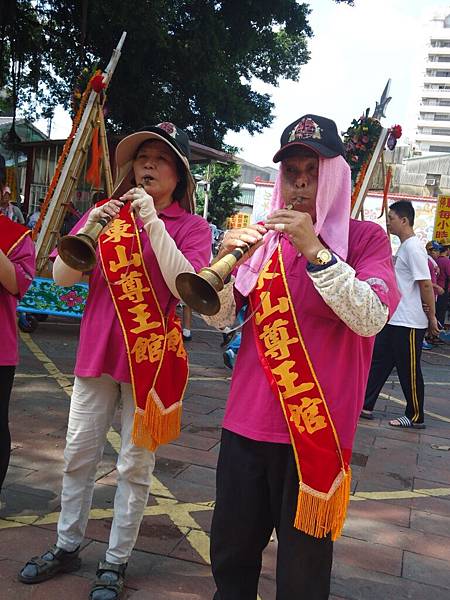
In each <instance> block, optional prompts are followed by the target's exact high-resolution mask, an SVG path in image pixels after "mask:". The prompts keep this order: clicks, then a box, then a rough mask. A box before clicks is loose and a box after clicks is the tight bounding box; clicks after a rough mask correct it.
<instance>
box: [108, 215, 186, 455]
mask: <svg viewBox="0 0 450 600" xmlns="http://www.w3.org/2000/svg"><path fill="white" fill-rule="evenodd" d="M98 247H99V253H100V259H101V267H102V268H103V272H104V274H105V278H106V281H107V282H108V287H109V291H110V294H111V297H112V300H113V303H114V306H115V309H116V313H117V316H118V319H119V321H120V325H121V328H122V333H123V336H124V340H125V346H126V349H127V355H128V363H129V367H130V374H131V384H132V388H133V397H134V402H135V407H136V408H135V414H134V423H133V443H134V444H135V445H136V446H140V447H144V448H148V449H149V450H155V449H156V448H157V446H159V445H160V444H165V443H168V442H170V441H172V440H173V439H175V438H176V437H178V435H179V433H180V429H181V410H182V399H183V395H184V392H185V389H186V385H187V382H188V373H189V370H188V361H187V355H186V351H185V349H184V346H183V338H182V335H181V326H180V322H179V319H177V318H176V317H175V313H174V312H172V313H171V314H170V315H169V316H168V317H165V316H164V315H163V312H162V310H161V307H160V305H159V303H158V300H157V297H156V294H155V292H154V289H153V286H152V282H151V280H150V277H149V274H148V272H147V269H146V266H145V263H144V260H143V256H142V247H141V241H140V239H139V232H138V230H137V227H136V222H135V219H134V214H133V213H130V208H129V205H125V206H124V207H122V209H121V211H120V213H119V216H118V217H117V218H116V219H114V220H113V221H112V223H111V225H110V226H109V228H108V229H106V231H104V232H103V233H102V234H101V235H100V237H99V244H98Z"/></svg>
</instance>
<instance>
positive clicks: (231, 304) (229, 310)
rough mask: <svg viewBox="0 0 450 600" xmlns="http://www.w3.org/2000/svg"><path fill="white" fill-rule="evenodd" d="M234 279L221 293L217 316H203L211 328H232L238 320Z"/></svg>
mask: <svg viewBox="0 0 450 600" xmlns="http://www.w3.org/2000/svg"><path fill="white" fill-rule="evenodd" d="M233 285H234V277H232V278H231V281H230V282H229V283H227V284H225V286H224V288H223V290H221V291H220V292H219V300H220V310H219V312H218V313H217V314H216V315H213V316H212V317H208V316H206V315H202V317H203V320H204V321H205V322H206V323H207V324H208V325H211V327H215V328H216V329H223V328H224V327H231V325H233V323H234V322H235V320H236V300H235V297H234V291H233Z"/></svg>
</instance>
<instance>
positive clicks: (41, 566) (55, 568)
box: [17, 544, 81, 583]
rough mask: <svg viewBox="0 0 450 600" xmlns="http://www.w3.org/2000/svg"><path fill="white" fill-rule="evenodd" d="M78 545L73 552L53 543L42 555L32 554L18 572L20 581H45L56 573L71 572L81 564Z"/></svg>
mask: <svg viewBox="0 0 450 600" xmlns="http://www.w3.org/2000/svg"><path fill="white" fill-rule="evenodd" d="M79 551H80V548H79V547H78V548H77V549H76V550H74V551H73V552H67V551H66V550H63V549H62V548H58V547H57V546H56V544H54V545H53V546H52V547H51V548H50V549H49V550H47V552H45V553H44V554H42V556H33V558H32V559H31V560H29V561H28V562H27V563H26V565H25V566H24V567H23V569H22V570H21V571H20V572H19V574H18V576H17V577H18V579H19V581H21V582H22V583H40V582H41V581H47V579H51V578H52V577H54V576H55V575H57V574H58V573H71V572H72V571H77V570H78V569H79V568H80V566H81V558H79V556H78V553H79Z"/></svg>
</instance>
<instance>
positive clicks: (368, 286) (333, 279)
mask: <svg viewBox="0 0 450 600" xmlns="http://www.w3.org/2000/svg"><path fill="white" fill-rule="evenodd" d="M308 275H309V276H310V277H311V279H312V281H313V284H314V287H315V288H316V290H317V291H318V292H319V294H320V295H321V296H322V298H323V300H324V301H325V302H326V303H327V304H328V306H329V307H330V308H331V310H332V311H333V312H334V313H335V314H336V315H337V316H338V317H339V318H340V319H341V320H342V321H343V322H344V323H345V324H346V325H347V326H348V327H349V328H350V329H351V330H352V331H354V332H355V333H357V334H358V335H361V336H363V337H371V336H373V335H376V334H377V333H378V332H379V331H381V329H382V328H383V327H384V326H385V324H386V322H387V320H388V314H389V311H388V307H387V306H385V305H384V304H383V303H382V302H381V300H380V298H379V297H378V295H377V293H376V291H375V289H376V287H377V286H378V287H379V288H381V289H382V288H383V286H384V287H386V284H385V283H384V281H383V280H382V279H377V278H373V279H371V280H367V281H362V280H360V279H358V278H357V277H356V272H355V270H354V269H353V268H352V267H351V266H350V265H348V264H347V263H345V262H342V261H339V260H338V262H336V263H335V264H333V265H331V266H330V267H327V268H326V269H322V270H321V271H316V272H308Z"/></svg>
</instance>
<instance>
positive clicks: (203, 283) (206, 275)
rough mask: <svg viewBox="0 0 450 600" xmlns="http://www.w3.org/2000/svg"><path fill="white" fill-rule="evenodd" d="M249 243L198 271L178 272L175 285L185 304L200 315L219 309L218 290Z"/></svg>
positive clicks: (221, 287) (211, 313)
mask: <svg viewBox="0 0 450 600" xmlns="http://www.w3.org/2000/svg"><path fill="white" fill-rule="evenodd" d="M249 249H250V245H249V244H246V245H245V246H242V247H241V248H235V249H234V250H233V252H230V253H229V254H226V255H225V256H223V257H222V258H221V259H219V260H218V261H217V262H215V263H214V264H213V265H211V266H210V267H205V268H204V269H201V271H199V272H198V273H180V274H179V275H177V278H176V280H175V285H176V288H177V290H178V293H179V294H180V298H181V299H182V300H183V302H184V303H185V304H187V305H188V306H190V307H191V308H192V309H193V310H195V311H196V312H198V313H200V314H201V315H207V316H212V315H215V314H217V313H218V312H219V310H220V300H219V295H218V292H220V291H221V290H223V286H224V285H225V281H226V280H227V279H228V277H229V275H230V274H231V272H232V271H233V269H234V267H235V265H236V263H237V262H238V260H240V259H241V258H242V257H243V255H244V254H245V253H246V252H248V251H249Z"/></svg>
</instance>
